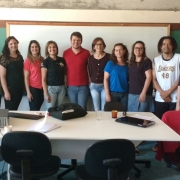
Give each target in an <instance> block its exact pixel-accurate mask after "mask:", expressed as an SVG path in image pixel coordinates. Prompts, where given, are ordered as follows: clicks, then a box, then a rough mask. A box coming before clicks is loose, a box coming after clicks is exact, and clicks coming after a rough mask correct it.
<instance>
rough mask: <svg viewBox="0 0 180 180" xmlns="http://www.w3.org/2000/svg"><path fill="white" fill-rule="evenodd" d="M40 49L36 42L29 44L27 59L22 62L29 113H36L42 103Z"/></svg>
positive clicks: (41, 58) (41, 59)
mask: <svg viewBox="0 0 180 180" xmlns="http://www.w3.org/2000/svg"><path fill="white" fill-rule="evenodd" d="M43 60H44V58H43V57H42V56H41V47H40V45H39V43H38V42H37V41H36V40H32V41H30V43H29V47H28V55H27V59H26V60H25V62H24V82H25V87H26V92H27V98H28V101H29V106H30V110H31V111H38V110H40V108H41V105H42V103H43V101H44V97H43V88H42V78H41V62H42V61H43Z"/></svg>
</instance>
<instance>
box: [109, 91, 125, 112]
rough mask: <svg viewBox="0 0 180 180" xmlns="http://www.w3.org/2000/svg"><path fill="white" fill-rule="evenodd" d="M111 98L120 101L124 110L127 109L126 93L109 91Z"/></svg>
mask: <svg viewBox="0 0 180 180" xmlns="http://www.w3.org/2000/svg"><path fill="white" fill-rule="evenodd" d="M111 100H112V101H117V102H120V103H122V105H123V106H124V108H125V111H127V105H128V93H119V92H111Z"/></svg>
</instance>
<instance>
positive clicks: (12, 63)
mask: <svg viewBox="0 0 180 180" xmlns="http://www.w3.org/2000/svg"><path fill="white" fill-rule="evenodd" d="M18 43H19V42H18V40H17V39H16V38H15V37H14V36H9V37H8V38H7V39H6V40H5V44H4V47H3V50H2V53H3V54H2V56H1V58H0V78H1V84H2V88H3V95H4V101H5V108H6V109H9V110H17V109H18V106H19V104H20V102H21V99H22V96H23V92H24V76H23V63H24V60H23V57H22V56H21V54H20V52H19V50H18Z"/></svg>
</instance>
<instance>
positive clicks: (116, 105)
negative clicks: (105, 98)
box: [104, 101, 151, 177]
mask: <svg viewBox="0 0 180 180" xmlns="http://www.w3.org/2000/svg"><path fill="white" fill-rule="evenodd" d="M112 110H117V111H123V115H126V112H125V111H124V110H125V108H124V106H123V105H122V104H121V103H120V102H114V101H110V102H106V104H105V105H104V111H112ZM135 164H145V167H146V168H149V167H150V166H151V161H149V160H135ZM133 168H134V170H135V171H136V173H135V176H136V177H140V176H141V170H140V169H139V168H138V167H136V166H135V165H134V167H133Z"/></svg>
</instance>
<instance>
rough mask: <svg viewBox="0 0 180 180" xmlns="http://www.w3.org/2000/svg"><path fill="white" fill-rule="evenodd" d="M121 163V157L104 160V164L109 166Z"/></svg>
mask: <svg viewBox="0 0 180 180" xmlns="http://www.w3.org/2000/svg"><path fill="white" fill-rule="evenodd" d="M119 164H121V159H119V158H113V159H105V160H103V165H104V166H108V167H114V166H117V165H119Z"/></svg>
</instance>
